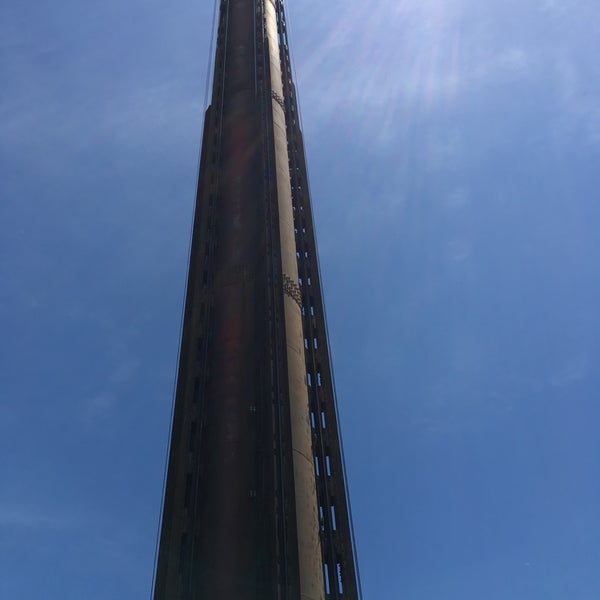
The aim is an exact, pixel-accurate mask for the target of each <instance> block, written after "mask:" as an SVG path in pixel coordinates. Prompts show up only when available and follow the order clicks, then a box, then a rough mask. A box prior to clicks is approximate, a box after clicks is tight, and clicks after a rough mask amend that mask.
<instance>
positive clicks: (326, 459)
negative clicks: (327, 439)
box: [325, 454, 331, 477]
mask: <svg viewBox="0 0 600 600" xmlns="http://www.w3.org/2000/svg"><path fill="white" fill-rule="evenodd" d="M325 468H326V470H327V475H328V476H329V477H331V459H330V458H329V454H328V455H327V456H326V457H325Z"/></svg>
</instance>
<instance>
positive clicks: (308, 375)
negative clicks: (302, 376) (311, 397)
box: [306, 373, 312, 387]
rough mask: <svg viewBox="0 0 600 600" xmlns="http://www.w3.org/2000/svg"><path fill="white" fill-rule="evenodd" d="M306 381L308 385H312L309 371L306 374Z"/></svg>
mask: <svg viewBox="0 0 600 600" xmlns="http://www.w3.org/2000/svg"><path fill="white" fill-rule="evenodd" d="M306 381H307V383H308V387H312V377H311V376H310V373H307V374H306Z"/></svg>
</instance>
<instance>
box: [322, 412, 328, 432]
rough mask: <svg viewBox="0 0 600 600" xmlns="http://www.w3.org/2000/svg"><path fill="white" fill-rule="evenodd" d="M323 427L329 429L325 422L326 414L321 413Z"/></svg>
mask: <svg viewBox="0 0 600 600" xmlns="http://www.w3.org/2000/svg"><path fill="white" fill-rule="evenodd" d="M321 427H322V428H323V429H327V423H326V422H325V413H324V412H323V411H321Z"/></svg>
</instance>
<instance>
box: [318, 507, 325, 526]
mask: <svg viewBox="0 0 600 600" xmlns="http://www.w3.org/2000/svg"><path fill="white" fill-rule="evenodd" d="M319 523H321V531H325V513H324V512H323V507H322V506H319Z"/></svg>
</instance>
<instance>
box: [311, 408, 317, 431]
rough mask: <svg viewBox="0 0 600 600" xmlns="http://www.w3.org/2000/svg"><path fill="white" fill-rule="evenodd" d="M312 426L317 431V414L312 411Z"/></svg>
mask: <svg viewBox="0 0 600 600" xmlns="http://www.w3.org/2000/svg"><path fill="white" fill-rule="evenodd" d="M310 424H311V426H312V428H313V429H315V428H316V426H317V420H316V419H315V413H314V412H312V411H311V412H310Z"/></svg>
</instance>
